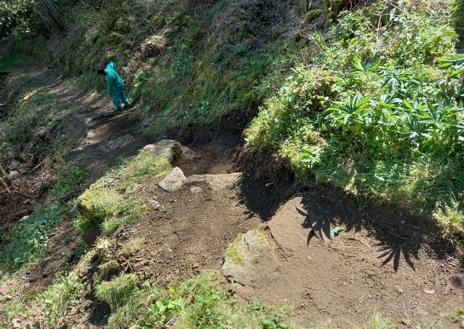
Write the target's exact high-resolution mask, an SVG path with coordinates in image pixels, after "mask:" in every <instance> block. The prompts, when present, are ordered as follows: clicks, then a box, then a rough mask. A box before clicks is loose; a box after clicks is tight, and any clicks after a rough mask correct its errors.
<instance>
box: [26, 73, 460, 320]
mask: <svg viewBox="0 0 464 329" xmlns="http://www.w3.org/2000/svg"><path fill="white" fill-rule="evenodd" d="M27 73H28V74H29V76H30V77H31V79H38V80H39V81H41V82H42V83H43V85H44V87H45V88H48V90H49V91H50V92H52V93H55V94H56V95H58V96H59V97H62V98H64V99H66V100H68V101H69V102H71V103H72V104H74V105H75V108H74V110H73V111H72V113H71V114H70V116H69V120H71V121H70V122H72V124H70V125H69V127H68V135H69V136H70V138H71V139H72V141H73V143H72V144H73V145H72V148H73V150H72V151H71V152H70V153H69V154H68V155H67V156H66V159H67V160H69V161H73V162H76V163H78V164H80V165H83V166H85V168H86V169H87V171H88V174H89V183H90V182H92V181H94V180H95V179H96V178H98V177H99V176H101V174H102V173H104V172H105V171H106V170H107V169H108V168H110V167H111V166H113V165H115V164H117V163H119V161H120V160H121V159H122V158H124V157H127V156H130V155H133V154H136V153H137V152H138V151H139V150H140V148H141V147H142V146H144V145H145V144H148V143H152V142H154V141H155V140H153V137H152V136H148V135H144V134H142V132H141V128H140V120H139V118H137V116H136V113H135V112H132V111H131V112H125V113H122V114H120V115H118V116H116V117H114V118H112V119H109V120H106V121H102V122H100V123H99V124H97V125H95V126H92V125H91V124H89V120H88V118H89V117H92V116H95V115H96V114H97V113H99V112H102V111H106V110H107V107H108V106H110V105H109V104H108V102H109V100H108V99H106V98H102V97H101V96H98V95H95V94H91V93H80V92H77V91H76V90H75V89H74V88H73V87H72V84H70V83H68V82H67V81H66V80H64V79H63V80H56V79H54V78H52V77H50V76H48V75H46V74H45V73H44V72H43V71H41V70H40V69H39V68H37V67H31V68H29V69H28V70H27ZM237 143H238V137H237V136H236V135H234V134H229V133H226V132H224V133H223V134H221V135H220V136H219V137H218V138H216V139H215V140H213V141H211V142H209V143H206V144H194V145H190V147H191V148H192V150H193V152H194V154H195V156H193V157H184V158H180V159H178V160H177V162H176V163H174V165H175V166H179V167H180V168H181V169H182V170H183V171H184V173H185V175H186V176H188V177H189V179H188V182H187V184H185V185H184V187H183V188H182V189H181V190H180V191H179V192H175V193H167V192H165V191H163V190H161V189H160V188H159V187H158V186H157V185H151V186H144V188H143V194H144V196H150V198H152V199H153V200H156V201H157V202H159V204H160V206H158V207H156V209H152V210H151V211H150V212H149V214H147V215H146V216H144V217H143V218H142V219H141V220H140V221H139V222H138V223H137V224H136V225H135V226H133V227H132V228H130V229H129V230H122V231H118V232H116V235H115V237H116V238H117V240H118V241H119V242H120V243H123V242H125V241H128V240H130V239H133V238H137V237H143V238H144V240H145V243H144V246H143V247H142V248H141V249H140V250H139V251H138V252H137V253H136V254H135V255H133V258H131V262H132V263H131V267H132V268H133V270H134V271H136V272H137V273H139V274H140V275H142V276H145V277H147V278H157V279H158V280H159V281H160V283H161V284H168V283H169V282H170V281H172V280H178V279H181V278H184V277H187V276H189V275H192V274H194V273H197V272H199V271H201V270H203V269H219V268H220V267H221V265H222V263H223V257H224V254H225V251H226V248H227V246H228V244H229V243H231V242H232V241H233V240H234V238H235V237H236V236H237V235H238V234H239V233H245V232H247V231H249V230H252V229H255V228H256V227H258V226H259V225H260V224H261V223H263V222H266V221H267V220H268V219H269V218H272V219H271V220H270V221H269V222H268V223H267V224H265V225H266V228H265V229H264V232H265V233H266V234H267V235H268V238H269V239H270V241H271V242H272V244H273V245H274V247H275V248H276V250H277V254H278V257H277V258H276V262H277V263H273V262H274V261H272V262H260V261H259V259H258V261H257V262H255V264H254V266H255V268H254V269H255V270H256V268H258V269H259V271H258V272H260V273H263V275H262V276H258V277H257V279H256V280H254V281H253V282H252V283H251V284H242V287H241V289H240V294H241V295H242V296H243V297H244V298H247V299H250V300H254V299H255V298H257V299H258V300H259V301H261V302H264V303H268V304H281V305H285V304H292V305H294V306H295V308H294V309H293V311H292V312H291V317H292V318H293V319H294V320H295V321H296V322H297V323H299V324H301V325H303V326H304V327H309V326H310V325H315V324H316V325H319V324H321V323H322V324H326V323H331V324H333V325H335V326H338V327H339V328H348V327H349V326H352V325H354V324H356V323H359V322H363V321H364V320H365V319H366V318H367V317H368V316H370V315H371V314H372V313H373V312H375V311H378V312H380V313H382V314H384V315H386V316H389V317H391V318H392V319H396V320H398V319H403V320H404V321H403V322H401V323H403V324H404V326H405V327H406V325H407V324H408V323H409V322H408V321H412V322H411V323H413V324H414V325H415V327H414V328H437V329H438V328H453V326H455V325H456V324H454V323H451V322H449V321H448V320H447V314H448V312H450V311H451V310H452V309H453V308H454V307H458V306H460V305H462V304H463V303H464V300H463V292H464V290H463V283H464V276H463V273H462V264H459V262H458V260H457V258H456V257H455V256H454V254H453V250H449V248H447V246H446V245H444V244H443V241H442V240H441V238H440V237H439V235H438V231H437V229H436V227H435V226H433V225H432V224H430V223H429V222H427V221H425V222H422V219H420V218H415V217H413V216H411V215H408V214H406V213H404V212H402V211H401V210H392V209H390V208H388V207H383V206H377V205H374V204H366V203H360V202H357V201H351V199H350V198H347V197H346V196H344V195H343V194H342V193H339V192H327V191H326V190H324V189H321V188H317V187H316V188H313V189H312V190H310V191H304V192H303V197H298V198H291V199H290V201H288V202H284V201H285V199H287V198H286V197H285V196H286V191H287V189H283V190H282V191H279V190H270V189H269V188H267V187H265V186H264V184H262V183H260V182H253V181H250V180H249V179H248V178H247V176H245V175H241V174H240V173H239V172H237V170H238V169H237V168H236V166H235V162H234V157H233V156H234V154H235V152H236V146H237ZM331 190H332V191H333V189H331ZM280 202H281V203H282V204H284V205H283V206H282V207H281V208H280V209H279V210H278V211H277V213H276V214H275V215H274V211H275V210H276V209H278V208H279V207H278V206H279V204H280ZM273 215H274V216H273ZM398 220H399V221H398ZM335 227H340V228H343V229H344V231H343V232H342V233H341V234H340V235H339V236H337V237H334V238H333V239H327V236H330V235H331V229H333V228H335ZM73 230H74V229H73V228H72V225H71V224H70V223H64V224H63V225H62V226H61V227H60V228H59V230H58V231H57V232H56V234H55V235H54V236H53V237H52V239H51V240H50V242H51V243H52V245H51V246H50V249H49V252H48V253H47V256H46V257H45V258H44V259H43V260H42V261H41V262H39V264H38V265H37V266H36V267H35V268H33V269H32V271H31V272H34V271H35V272H36V273H35V274H34V277H32V278H28V279H29V281H30V282H31V285H37V283H38V282H40V283H41V284H43V285H46V284H47V283H48V282H49V281H50V278H51V277H53V274H54V273H55V272H58V271H60V270H62V268H63V267H64V266H66V264H69V263H70V262H72V261H74V260H73V257H72V255H73V252H74V250H75V248H76V242H71V243H70V242H69V239H68V240H67V239H66V237H69V236H73V235H77V232H75V231H73ZM63 255H64V256H65V257H63ZM244 273H245V275H247V272H246V271H245V272H244ZM264 274H266V275H264ZM233 279H234V281H236V282H239V283H240V278H233ZM248 279H249V278H248ZM82 307H85V306H82ZM87 311H88V310H87ZM82 312H86V311H85V310H84V309H83V310H82ZM77 316H79V317H81V315H80V314H78V315H76V317H77ZM89 316H90V318H84V317H81V318H80V319H79V320H76V321H79V322H82V321H84V322H85V321H87V322H91V321H94V320H92V316H94V314H90V313H89ZM76 319H77V318H76ZM102 319H103V320H102ZM99 321H102V322H99ZM399 323H400V322H399ZM401 323H400V327H401ZM93 325H94V326H96V327H99V326H101V325H104V317H101V315H100V318H99V320H98V321H96V322H95V321H94V322H93ZM458 327H459V326H457V325H456V328H458Z"/></svg>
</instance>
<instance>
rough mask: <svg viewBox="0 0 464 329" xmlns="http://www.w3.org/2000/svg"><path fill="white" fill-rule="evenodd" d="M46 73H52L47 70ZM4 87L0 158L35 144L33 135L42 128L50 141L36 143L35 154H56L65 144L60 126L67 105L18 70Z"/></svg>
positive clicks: (0, 122) (69, 106) (66, 112)
mask: <svg viewBox="0 0 464 329" xmlns="http://www.w3.org/2000/svg"><path fill="white" fill-rule="evenodd" d="M7 58H8V56H7ZM5 65H12V63H11V62H10V63H6V64H5ZM47 73H50V74H53V72H52V71H51V70H50V71H48V72H47ZM6 88H7V90H8V91H9V93H8V95H9V97H8V99H7V104H8V111H7V116H6V117H5V118H2V121H0V129H1V130H2V131H3V132H5V138H3V139H2V140H0V155H2V153H4V152H6V151H7V150H10V149H21V148H22V147H24V145H25V144H28V143H31V142H33V141H38V136H37V135H38V132H39V130H40V129H42V128H47V129H48V130H49V131H50V132H52V133H53V137H54V138H53V139H52V140H50V141H46V142H44V141H40V143H37V147H36V150H35V151H36V153H37V155H47V154H51V153H53V154H60V153H61V152H62V151H63V149H64V148H65V147H66V145H67V143H66V142H65V143H63V138H62V136H63V137H64V135H63V134H64V123H65V122H66V119H67V118H68V116H69V115H70V112H71V110H72V106H71V104H70V103H69V102H68V101H66V100H64V99H63V98H61V97H59V96H58V95H56V94H54V93H52V92H50V91H48V90H47V89H44V88H43V86H41V85H40V81H37V80H32V79H30V78H28V77H27V75H25V74H24V73H23V72H22V71H21V70H15V71H14V73H11V74H9V75H8V77H7V85H6Z"/></svg>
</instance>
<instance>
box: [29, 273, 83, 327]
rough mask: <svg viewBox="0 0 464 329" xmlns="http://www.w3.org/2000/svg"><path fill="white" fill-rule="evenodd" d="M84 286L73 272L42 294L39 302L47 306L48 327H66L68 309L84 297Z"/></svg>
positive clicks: (38, 299)
mask: <svg viewBox="0 0 464 329" xmlns="http://www.w3.org/2000/svg"><path fill="white" fill-rule="evenodd" d="M82 292H83V284H82V282H81V280H80V279H79V277H78V276H77V275H76V274H75V273H73V272H71V273H70V274H69V275H67V276H64V277H63V278H62V279H61V281H60V282H58V283H56V284H53V285H51V286H50V287H48V289H47V290H46V291H45V292H44V293H42V294H40V295H39V296H38V298H37V301H38V303H39V305H40V304H42V305H45V309H44V311H45V320H46V322H47V325H48V326H49V327H52V328H57V327H60V326H62V325H64V323H65V320H66V311H67V309H68V307H70V306H72V305H74V304H76V303H77V302H78V301H79V299H80V298H81V297H82V296H81V294H82Z"/></svg>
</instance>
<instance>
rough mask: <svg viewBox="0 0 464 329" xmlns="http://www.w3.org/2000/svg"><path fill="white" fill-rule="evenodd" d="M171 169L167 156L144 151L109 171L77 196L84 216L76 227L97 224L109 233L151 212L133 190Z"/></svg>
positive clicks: (104, 233)
mask: <svg viewBox="0 0 464 329" xmlns="http://www.w3.org/2000/svg"><path fill="white" fill-rule="evenodd" d="M170 168H171V165H170V162H169V159H168V158H167V157H161V156H155V155H153V154H151V153H150V152H147V151H141V152H140V153H139V154H138V155H137V156H135V157H133V158H130V159H129V160H127V161H126V162H125V163H124V164H122V165H120V166H118V167H117V168H114V169H113V170H111V171H109V172H108V173H107V174H106V175H105V176H103V177H102V178H100V179H99V180H98V181H96V182H95V183H94V184H92V186H90V188H89V189H88V190H87V191H86V192H85V193H84V194H82V195H81V196H80V197H79V198H78V210H79V212H80V215H81V216H79V217H77V218H76V219H75V224H76V226H77V227H79V228H80V229H81V230H83V231H85V230H86V229H88V228H90V227H92V226H96V225H97V226H100V228H101V229H102V234H103V235H106V236H110V235H111V234H112V233H113V232H114V231H116V230H117V229H118V228H119V227H124V226H127V225H129V224H131V223H132V222H133V221H134V220H135V219H137V218H139V217H141V216H142V215H144V214H145V213H147V212H148V211H149V207H148V206H147V204H146V203H145V202H144V200H143V199H142V198H139V197H137V196H136V195H134V191H136V190H137V188H138V186H140V183H141V182H142V181H143V182H144V183H146V182H147V181H149V180H153V179H156V178H158V177H160V176H162V175H165V174H167V173H168V172H169V170H170Z"/></svg>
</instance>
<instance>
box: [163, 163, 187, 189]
mask: <svg viewBox="0 0 464 329" xmlns="http://www.w3.org/2000/svg"><path fill="white" fill-rule="evenodd" d="M186 181H187V178H185V175H184V173H183V172H182V170H181V169H180V168H179V167H176V168H174V169H173V170H172V171H171V172H170V173H169V175H167V176H166V177H164V179H163V180H162V181H161V182H159V183H158V186H159V187H161V188H162V189H163V190H165V191H166V192H177V191H179V190H180V189H181V188H182V186H183V185H184V184H185V182H186Z"/></svg>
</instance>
